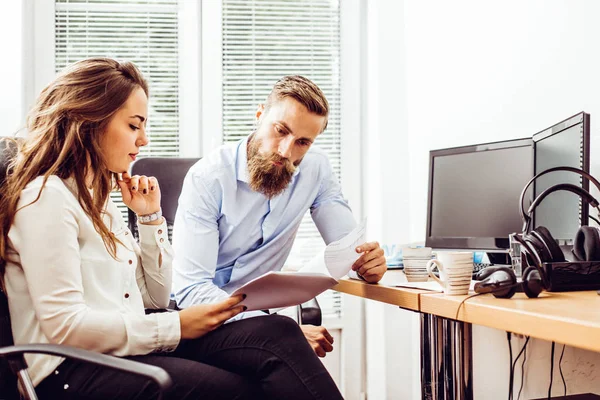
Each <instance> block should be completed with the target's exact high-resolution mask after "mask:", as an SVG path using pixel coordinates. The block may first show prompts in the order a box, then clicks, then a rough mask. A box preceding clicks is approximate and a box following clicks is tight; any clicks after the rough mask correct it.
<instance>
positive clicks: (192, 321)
mask: <svg viewBox="0 0 600 400" xmlns="http://www.w3.org/2000/svg"><path fill="white" fill-rule="evenodd" d="M245 297H246V296H245V295H241V294H240V295H238V296H233V297H230V298H228V299H227V300H224V301H222V302H220V303H214V304H199V305H195V306H191V307H188V308H186V309H185V310H181V311H179V321H180V324H181V338H182V339H196V338H199V337H200V336H203V335H206V334H207V333H208V332H211V331H214V330H215V329H217V328H218V327H220V326H221V325H223V324H224V323H225V321H227V320H228V319H230V318H233V317H235V316H236V315H238V314H239V313H241V312H242V311H245V310H246V307H245V306H240V305H238V304H239V303H240V302H241V301H242V300H244V298H245Z"/></svg>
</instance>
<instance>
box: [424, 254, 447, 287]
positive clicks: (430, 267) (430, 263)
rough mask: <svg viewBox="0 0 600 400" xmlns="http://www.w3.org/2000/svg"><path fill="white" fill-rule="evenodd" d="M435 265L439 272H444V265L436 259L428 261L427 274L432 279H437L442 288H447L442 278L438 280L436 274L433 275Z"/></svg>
mask: <svg viewBox="0 0 600 400" xmlns="http://www.w3.org/2000/svg"><path fill="white" fill-rule="evenodd" d="M434 265H435V266H437V267H438V271H440V272H442V271H443V267H442V263H441V262H439V261H438V260H436V259H431V260H429V261H427V273H428V274H429V276H430V277H432V278H433V279H435V280H436V281H437V283H439V284H440V285H441V286H442V287H446V284H445V283H444V281H443V280H441V279H440V278H438V277H437V276H435V274H434V273H433V266H434Z"/></svg>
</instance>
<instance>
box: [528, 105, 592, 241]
mask: <svg viewBox="0 0 600 400" xmlns="http://www.w3.org/2000/svg"><path fill="white" fill-rule="evenodd" d="M533 142H534V157H535V169H534V173H536V174H538V173H540V172H542V171H545V170H547V169H549V168H553V167H560V166H568V167H574V168H580V169H582V170H584V171H585V172H589V168H590V166H589V164H590V150H589V149H590V115H589V114H586V113H584V112H581V113H579V114H577V115H574V116H572V117H570V118H567V119H566V120H564V121H562V122H559V123H557V124H556V125H553V126H551V127H550V128H548V129H544V130H543V131H541V132H539V133H536V134H535V135H533ZM559 183H571V184H574V185H576V186H580V187H582V188H583V189H585V190H588V186H589V185H588V181H587V180H586V179H582V177H581V176H579V175H577V174H573V173H571V172H562V171H559V172H551V173H549V174H546V175H543V176H541V177H540V178H538V179H536V181H535V182H534V189H535V195H536V196H537V195H539V194H540V193H542V192H543V191H544V190H546V189H547V188H549V187H550V186H553V185H556V184H559ZM587 224H588V207H587V206H585V207H584V206H582V204H581V199H580V198H579V197H578V196H577V195H575V194H573V193H570V192H566V191H561V192H555V193H552V194H550V195H549V196H548V197H546V198H545V199H544V201H542V202H541V203H540V204H539V206H538V207H537V208H536V209H535V211H534V226H536V227H537V226H540V225H542V226H545V227H546V228H548V230H549V231H550V233H552V236H553V237H554V238H555V239H557V240H560V241H562V242H563V243H565V244H570V243H571V242H572V240H573V238H574V237H575V233H577V230H578V229H579V226H580V225H587Z"/></svg>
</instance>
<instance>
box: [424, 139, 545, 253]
mask: <svg viewBox="0 0 600 400" xmlns="http://www.w3.org/2000/svg"><path fill="white" fill-rule="evenodd" d="M532 176H533V141H532V140H531V139H529V138H526V139H516V140H508V141H503V142H495V143H485V144H478V145H472V146H463V147H454V148H449V149H442V150H432V151H430V152H429V191H428V192H429V193H428V204H427V232H426V239H425V244H426V246H428V247H433V248H440V249H469V250H471V249H472V250H497V251H498V250H503V251H505V249H507V248H508V246H509V243H508V235H509V234H511V233H514V232H520V231H521V228H522V226H523V223H522V221H521V218H520V215H519V197H520V194H521V191H522V190H523V187H524V186H525V185H526V184H527V182H528V181H529V180H530V179H531V177H532Z"/></svg>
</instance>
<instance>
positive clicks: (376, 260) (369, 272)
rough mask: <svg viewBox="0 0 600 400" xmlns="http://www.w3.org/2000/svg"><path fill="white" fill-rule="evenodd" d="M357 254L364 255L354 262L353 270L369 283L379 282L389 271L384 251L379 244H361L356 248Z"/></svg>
mask: <svg viewBox="0 0 600 400" xmlns="http://www.w3.org/2000/svg"><path fill="white" fill-rule="evenodd" d="M356 252H357V253H363V255H362V256H360V257H359V258H358V260H356V261H355V262H354V264H353V265H352V269H353V270H354V271H356V273H357V274H358V275H360V276H361V277H362V278H363V279H364V280H365V281H367V282H369V283H376V282H379V281H380V280H381V278H383V274H385V271H387V265H386V263H385V256H384V255H383V249H382V248H381V247H379V243H377V242H370V243H364V244H361V245H360V246H358V247H357V248H356Z"/></svg>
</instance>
